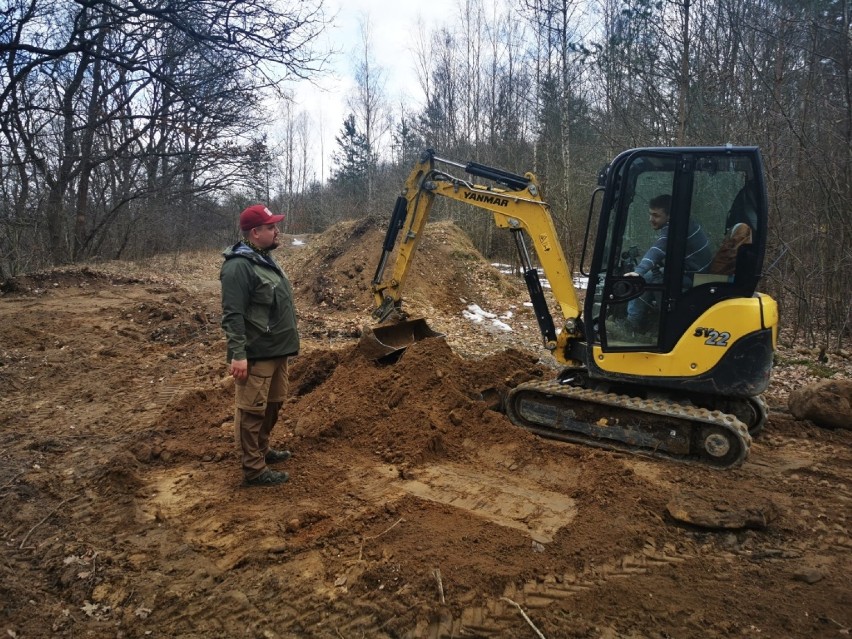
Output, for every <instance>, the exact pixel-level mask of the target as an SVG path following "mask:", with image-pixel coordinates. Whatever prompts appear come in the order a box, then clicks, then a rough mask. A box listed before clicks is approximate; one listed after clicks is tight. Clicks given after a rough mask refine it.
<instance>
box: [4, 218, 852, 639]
mask: <svg viewBox="0 0 852 639" xmlns="http://www.w3.org/2000/svg"><path fill="white" fill-rule="evenodd" d="M430 231H431V232H430V234H429V235H428V236H427V237H426V238H424V242H423V245H422V249H423V250H422V251H421V252H420V253H419V254H418V257H417V260H416V261H415V264H414V267H413V272H412V275H411V280H410V285H411V290H412V296H411V299H408V298H407V305H408V307H409V308H410V310H411V312H412V314H418V315H422V316H427V317H429V318H430V322H431V323H432V324H433V326H434V327H436V328H437V329H438V330H441V331H442V332H445V333H446V334H447V336H446V338H445V339H441V338H435V339H428V340H424V341H421V342H418V343H417V344H415V345H413V346H412V347H410V348H409V349H408V350H407V351H406V352H405V354H404V355H403V357H402V358H401V359H400V360H399V361H398V362H396V363H394V364H382V363H378V362H375V361H372V360H368V359H365V358H364V357H363V355H362V354H361V352H360V351H359V350H358V348H357V338H358V335H360V331H361V327H362V326H363V325H364V324H367V323H370V321H371V320H370V317H369V315H370V311H371V310H372V300H371V297H370V294H369V282H370V280H371V279H372V277H373V274H374V272H375V264H376V263H377V260H378V252H379V248H380V246H381V241H382V238H383V235H384V231H383V230H381V229H377V228H374V227H373V226H371V225H369V224H366V223H346V224H343V225H340V226H339V227H336V228H335V229H331V230H330V231H329V232H327V233H325V234H323V235H319V236H312V237H300V238H286V239H287V242H286V243H285V244H284V245H283V246H282V248H281V249H280V250H279V254H278V255H279V258H280V261H282V263H284V265H285V268H286V269H287V271H288V273H289V274H290V277H291V279H292V281H293V284H294V289H295V290H296V294H297V296H298V307H299V314H300V321H301V326H302V332H303V340H304V343H303V352H302V353H301V354H300V355H299V357H297V358H295V359H294V360H293V361H292V366H291V380H290V384H291V385H290V390H291V393H290V394H291V397H290V400H289V401H288V402H287V404H286V405H285V407H284V409H283V411H282V414H281V420H280V422H279V425H278V427H277V428H276V430H275V432H274V434H273V439H274V443H275V445H276V446H280V447H287V448H289V449H290V450H292V451H293V457H292V459H291V460H289V461H288V462H286V463H285V464H283V465H282V466H281V468H282V469H286V470H287V471H288V472H289V473H290V475H291V480H290V482H289V483H288V484H286V485H285V486H282V487H276V488H243V487H241V485H240V480H241V474H240V469H239V462H238V456H237V451H236V445H235V443H234V439H233V425H232V411H233V382H232V380H231V379H230V378H229V377H228V376H227V373H226V367H225V362H224V352H225V345H224V340H223V338H222V334H221V330H220V329H219V326H218V320H219V298H218V281H217V277H218V266H219V263H220V259H219V257H218V255H217V254H216V252H210V253H202V254H194V255H186V256H171V257H169V258H163V259H167V260H169V261H168V262H163V261H159V262H153V263H147V264H128V263H120V264H119V263H115V264H106V265H99V266H98V267H87V268H77V269H75V268H68V269H61V270H56V271H51V272H47V273H41V274H34V275H32V276H27V277H21V278H17V279H16V280H14V281H11V282H6V283H4V285H3V287H2V297H0V322H2V324H0V326H2V328H0V331H2V346H0V384H2V388H3V399H4V401H3V403H2V406H0V423H2V424H3V428H2V430H0V498H2V499H0V536H2V539H3V560H2V563H0V571H2V572H0V575H2V579H0V630H3V631H5V632H6V634H7V635H8V636H10V637H17V638H25V637H43V636H60V637H80V636H90V637H104V636H109V637H112V636H115V637H128V638H132V637H139V638H142V637H182V638H201V637H204V638H211V637H222V638H225V637H236V636H250V637H264V638H274V637H282V638H284V637H288V638H289V637H294V638H295V637H317V638H329V639H331V638H338V639H339V638H340V637H345V638H347V639H348V638H349V637H376V638H391V637H394V638H403V637H404V638H407V639H421V638H422V639H425V638H430V639H437V638H443V637H459V636H477V637H512V638H517V637H540V636H545V637H547V638H548V639H555V638H561V637H679V638H691V637H695V638H698V637H702V638H704V637H738V636H739V637H753V636H758V635H759V636H772V637H776V636H778V637H786V636H796V637H798V636H809V637H842V636H845V635H847V634H848V632H849V628H850V625H852V618H851V617H850V612H849V611H850V610H852V606H850V603H852V601H850V592H849V589H848V587H846V586H844V584H845V583H848V574H849V571H850V568H852V565H850V552H849V550H850V547H852V543H850V539H849V528H848V527H849V522H848V516H849V515H848V513H849V503H850V491H849V486H850V479H852V464H850V458H852V454H850V448H849V446H850V443H852V436H850V433H849V431H848V430H837V431H832V430H827V429H821V428H817V427H815V426H814V425H813V424H810V423H808V422H796V421H794V420H793V419H792V418H791V417H790V416H789V414H787V413H785V412H783V410H782V408H783V405H784V401H783V398H784V397H785V396H786V395H785V393H786V391H787V386H786V385H784V386H783V387H779V386H777V385H776V384H775V383H773V387H772V388H771V389H770V393H769V396H768V399H769V404H770V407H772V409H773V410H772V412H771V414H770V422H769V424H768V426H767V428H766V430H765V432H764V434H762V435H761V436H760V438H759V439H757V440H756V441H755V443H754V444H753V446H752V450H751V455H750V457H749V460H748V461H747V462H746V464H745V465H743V466H742V467H741V468H738V469H735V470H729V471H714V470H712V469H704V468H696V467H691V466H686V465H679V464H675V463H672V462H665V461H658V460H652V459H647V458H643V457H638V456H629V455H625V454H620V453H613V452H607V451H602V450H596V449H592V448H587V447H581V446H574V445H571V444H564V443H559V442H554V441H550V440H545V439H541V438H538V437H536V436H534V435H532V434H530V433H528V432H526V431H523V430H521V429H518V428H517V427H515V426H513V425H512V424H511V423H510V422H509V421H508V420H507V418H506V417H505V416H504V415H503V414H501V413H500V412H498V411H496V410H494V409H495V408H496V406H495V404H494V402H493V400H492V399H491V398H492V397H493V394H492V393H491V392H490V391H491V389H496V390H498V391H501V390H505V389H508V388H511V387H513V386H515V385H517V384H519V383H521V382H524V381H527V380H530V379H535V378H541V377H549V376H552V375H553V374H554V370H553V366H552V361H550V360H549V359H548V357H547V356H546V355H545V354H543V353H542V351H541V349H539V348H538V347H537V343H538V336H537V334H536V328H535V321H534V319H533V318H532V317H531V315H532V314H531V312H530V311H529V310H527V308H526V307H525V306H524V293H523V287H522V285H520V284H519V283H518V282H517V281H515V280H512V279H509V278H506V277H504V276H502V275H500V274H499V273H497V271H496V270H495V269H494V268H493V267H491V266H490V265H488V264H487V263H486V262H485V260H483V259H482V257H481V256H479V255H477V254H476V252H475V251H474V250H473V248H472V247H471V246H470V243H469V242H468V241H467V238H465V237H464V236H463V234H461V233H460V232H459V231H458V229H456V228H455V227H453V226H452V225H448V224H442V225H435V226H434V227H432V228H431V229H430ZM294 240H298V241H297V242H294ZM164 273H166V274H168V275H163V274H164ZM471 303H475V304H478V305H479V306H481V307H482V308H488V309H489V310H492V311H494V312H495V313H509V312H510V311H511V312H512V313H513V315H512V319H511V323H512V325H513V329H514V330H513V331H512V332H511V333H506V332H494V331H493V330H489V329H488V328H487V327H486V326H482V325H475V324H472V323H471V322H469V321H468V320H466V319H464V318H463V317H462V315H461V311H462V310H464V309H465V308H466V306H467V305H468V304H471ZM776 378H777V379H780V380H787V381H788V379H789V378H787V377H785V374H784V371H783V370H780V371H779V372H778V374H777V375H776ZM708 522H710V523H708ZM714 522H715V523H714Z"/></svg>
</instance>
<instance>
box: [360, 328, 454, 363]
mask: <svg viewBox="0 0 852 639" xmlns="http://www.w3.org/2000/svg"><path fill="white" fill-rule="evenodd" d="M430 337H444V334H443V333H439V332H437V331H434V330H432V328H431V327H430V326H429V325H428V324H427V323H426V320H424V319H415V320H407V321H404V322H397V323H396V324H387V325H386V326H372V327H370V326H365V327H364V331H363V333H362V334H361V341H360V342H359V343H358V350H359V351H361V353H362V354H363V355H364V357H366V358H367V359H375V360H382V361H396V360H398V359H399V358H400V357H402V354H403V352H404V351H405V349H406V348H408V347H409V346H411V345H412V344H413V343H414V342H419V341H420V340H424V339H428V338H430Z"/></svg>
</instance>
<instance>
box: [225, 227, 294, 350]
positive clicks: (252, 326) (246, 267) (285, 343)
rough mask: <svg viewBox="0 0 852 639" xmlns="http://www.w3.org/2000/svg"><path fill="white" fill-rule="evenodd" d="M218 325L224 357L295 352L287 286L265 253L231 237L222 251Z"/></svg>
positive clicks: (291, 304) (291, 308)
mask: <svg viewBox="0 0 852 639" xmlns="http://www.w3.org/2000/svg"><path fill="white" fill-rule="evenodd" d="M223 255H224V257H225V262H224V263H223V264H222V270H221V271H220V273H219V281H220V282H221V283H222V330H224V331H225V336H226V337H227V339H228V361H229V362H230V361H231V360H232V359H237V360H240V359H248V360H258V359H272V358H275V357H285V356H288V355H296V354H297V353H298V352H299V332H298V329H297V327H296V308H295V306H294V303H293V287H292V286H291V285H290V281H289V280H288V279H287V276H286V275H285V274H284V271H282V270H281V268H280V267H279V266H278V264H276V263H275V260H273V259H272V257H271V256H268V257H264V256H262V255H260V254H259V253H256V252H255V251H254V250H252V249H251V247H249V246H248V245H246V244H244V243H243V242H237V243H236V244H234V246H232V247H230V248H229V249H227V250H226V251H225V252H224V253H223Z"/></svg>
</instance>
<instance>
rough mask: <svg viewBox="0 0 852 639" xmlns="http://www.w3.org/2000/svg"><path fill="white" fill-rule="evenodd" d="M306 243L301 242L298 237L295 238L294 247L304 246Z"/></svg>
mask: <svg viewBox="0 0 852 639" xmlns="http://www.w3.org/2000/svg"><path fill="white" fill-rule="evenodd" d="M304 245H305V243H304V242H303V241H302V240H300V239H299V238H298V237H294V238H293V246H304Z"/></svg>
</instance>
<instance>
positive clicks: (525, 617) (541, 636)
mask: <svg viewBox="0 0 852 639" xmlns="http://www.w3.org/2000/svg"><path fill="white" fill-rule="evenodd" d="M500 599H502V600H503V601H508V602H509V603H510V604H512V605H513V606H515V608H517V609H518V611H519V612H520V613H521V616H522V617H523V618H524V620H525V621H526V622H527V623H528V624H529V625H530V628H532V629H533V632H535V634H536V635H537V636H538V639H547V637H545V636H544V635H543V634H541V632H540V631H539V629H538V628H536V627H535V624H534V623H533V622H532V619H530V618H529V617H527V613H525V612H524V609H523V608H521V605H520V604H519V603H516V602H514V601H512V600H511V599H509V598H508V597H500Z"/></svg>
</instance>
